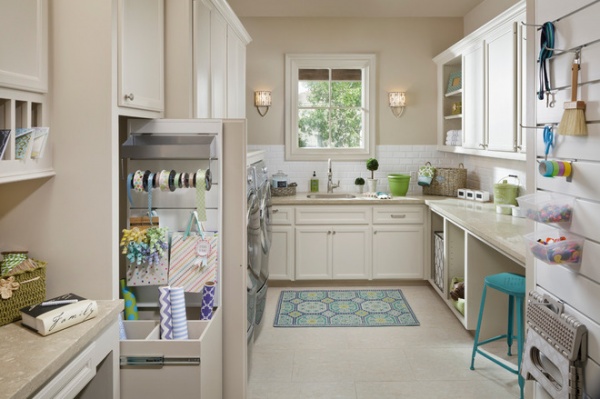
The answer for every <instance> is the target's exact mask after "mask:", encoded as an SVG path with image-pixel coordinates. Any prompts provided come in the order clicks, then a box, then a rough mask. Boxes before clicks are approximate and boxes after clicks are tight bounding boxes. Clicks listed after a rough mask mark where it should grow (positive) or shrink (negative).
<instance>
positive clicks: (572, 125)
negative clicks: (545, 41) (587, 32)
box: [558, 53, 588, 136]
mask: <svg viewBox="0 0 600 399" xmlns="http://www.w3.org/2000/svg"><path fill="white" fill-rule="evenodd" d="M580 61H581V59H580V58H579V53H578V54H577V55H576V56H575V59H574V60H573V66H572V67H571V101H570V102H566V103H565V112H564V113H563V116H562V119H561V121H560V124H559V125H558V134H562V135H565V136H587V134H588V132H587V124H586V123H585V101H577V77H578V74H579V69H580Z"/></svg>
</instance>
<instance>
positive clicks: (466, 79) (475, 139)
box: [462, 44, 485, 149]
mask: <svg viewBox="0 0 600 399" xmlns="http://www.w3.org/2000/svg"><path fill="white" fill-rule="evenodd" d="M483 61H484V58H483V44H478V45H476V46H475V47H473V48H472V49H471V50H469V51H468V52H466V53H465V54H464V56H463V73H462V76H463V129H464V132H463V147H465V148H473V149H484V148H485V141H484V138H485V135H484V132H485V125H484V121H485V104H484V83H485V82H484V69H483V68H484V62H483Z"/></svg>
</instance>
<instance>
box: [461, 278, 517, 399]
mask: <svg viewBox="0 0 600 399" xmlns="http://www.w3.org/2000/svg"><path fill="white" fill-rule="evenodd" d="M488 287H490V288H493V289H495V290H498V291H500V292H503V293H505V294H506V295H508V328H507V330H506V334H501V335H498V336H496V337H493V338H489V339H486V340H485V341H481V342H479V332H480V329H481V319H482V318H483V308H484V306H485V296H486V292H487V288H488ZM515 299H516V300H517V335H516V336H515V335H514V333H513V315H514V307H515ZM524 300H525V277H524V276H521V275H519V274H514V273H499V274H493V275H491V276H487V277H486V278H485V279H484V284H483V292H482V293H481V306H480V307H479V317H478V319H477V329H476V330H475V342H474V343H473V353H472V355H471V370H475V355H476V354H478V353H479V354H480V355H481V356H483V357H485V358H487V359H489V360H491V361H492V362H494V363H496V364H497V365H499V366H501V367H502V368H504V369H506V370H508V371H510V372H511V373H513V374H516V375H517V376H518V377H519V388H520V390H521V399H523V387H524V385H525V380H524V379H523V377H521V373H520V372H521V359H522V356H523V334H524V330H523V316H524V314H523V309H524V308H523V304H524ZM504 338H506V343H507V344H508V356H512V353H511V347H512V343H513V339H515V338H516V339H517V355H518V366H517V368H516V369H515V368H512V367H509V366H507V365H506V364H504V363H501V362H500V361H499V360H497V359H495V358H493V357H492V356H490V355H489V354H487V353H485V352H483V351H482V350H480V349H479V347H480V346H482V345H485V344H488V343H490V342H494V341H497V340H499V339H504Z"/></svg>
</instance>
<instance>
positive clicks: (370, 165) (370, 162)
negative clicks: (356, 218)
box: [367, 158, 379, 193]
mask: <svg viewBox="0 0 600 399" xmlns="http://www.w3.org/2000/svg"><path fill="white" fill-rule="evenodd" d="M377 169H379V162H377V159H375V158H369V159H367V170H370V171H371V178H370V179H367V184H368V185H369V192H370V193H374V192H376V191H377V179H375V171H376V170H377Z"/></svg>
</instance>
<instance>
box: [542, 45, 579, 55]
mask: <svg viewBox="0 0 600 399" xmlns="http://www.w3.org/2000/svg"><path fill="white" fill-rule="evenodd" d="M581 47H583V46H578V47H575V48H572V49H569V50H563V49H559V48H550V47H548V46H544V48H545V49H546V50H548V51H553V52H555V53H556V55H560V54H564V53H575V54H579V53H580V52H581Z"/></svg>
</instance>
